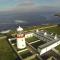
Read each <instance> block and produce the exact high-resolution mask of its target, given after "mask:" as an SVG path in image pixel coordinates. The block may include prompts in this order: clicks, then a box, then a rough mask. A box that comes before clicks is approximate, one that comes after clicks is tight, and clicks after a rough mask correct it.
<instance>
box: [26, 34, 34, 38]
mask: <svg viewBox="0 0 60 60" xmlns="http://www.w3.org/2000/svg"><path fill="white" fill-rule="evenodd" d="M33 36H34V33H28V34H26V35H25V38H29V37H33Z"/></svg>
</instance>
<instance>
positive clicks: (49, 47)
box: [40, 41, 60, 55]
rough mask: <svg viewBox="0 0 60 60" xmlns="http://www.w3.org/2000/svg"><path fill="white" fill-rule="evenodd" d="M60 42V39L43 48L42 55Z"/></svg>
mask: <svg viewBox="0 0 60 60" xmlns="http://www.w3.org/2000/svg"><path fill="white" fill-rule="evenodd" d="M59 44H60V41H58V42H56V43H54V44H52V45H50V46H48V47H46V48H43V49H42V50H41V51H40V55H42V54H44V53H46V52H47V51H49V50H51V49H52V48H54V47H56V46H58V45H59Z"/></svg>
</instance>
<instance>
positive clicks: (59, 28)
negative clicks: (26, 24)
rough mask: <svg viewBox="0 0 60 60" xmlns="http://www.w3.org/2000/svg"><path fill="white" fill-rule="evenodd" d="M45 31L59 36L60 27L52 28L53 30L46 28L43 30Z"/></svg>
mask: <svg viewBox="0 0 60 60" xmlns="http://www.w3.org/2000/svg"><path fill="white" fill-rule="evenodd" d="M45 30H47V31H48V32H53V33H55V34H59V35H60V27H58V26H57V27H53V28H47V29H45Z"/></svg>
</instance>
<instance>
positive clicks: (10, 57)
mask: <svg viewBox="0 0 60 60" xmlns="http://www.w3.org/2000/svg"><path fill="white" fill-rule="evenodd" d="M15 58H16V55H15V54H14V53H13V51H12V49H11V48H10V46H9V44H8V42H7V41H6V39H0V60H15Z"/></svg>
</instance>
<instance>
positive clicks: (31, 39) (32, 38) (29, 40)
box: [26, 36, 39, 43]
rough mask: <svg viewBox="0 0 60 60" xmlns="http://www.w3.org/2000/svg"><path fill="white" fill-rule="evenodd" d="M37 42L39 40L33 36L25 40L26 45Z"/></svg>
mask: <svg viewBox="0 0 60 60" xmlns="http://www.w3.org/2000/svg"><path fill="white" fill-rule="evenodd" d="M37 40H39V39H38V38H37V37H35V36H33V37H29V38H27V39H26V41H27V42H28V43H30V42H34V41H37Z"/></svg>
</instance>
